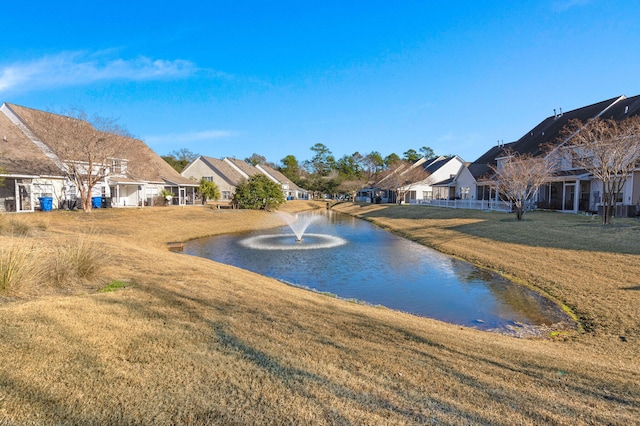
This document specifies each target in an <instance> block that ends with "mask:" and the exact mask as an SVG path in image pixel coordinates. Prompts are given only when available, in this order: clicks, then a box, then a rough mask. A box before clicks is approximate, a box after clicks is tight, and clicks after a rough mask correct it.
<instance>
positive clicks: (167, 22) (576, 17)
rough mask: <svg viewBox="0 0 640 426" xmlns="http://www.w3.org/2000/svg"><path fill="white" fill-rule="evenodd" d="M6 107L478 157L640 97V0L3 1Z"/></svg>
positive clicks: (221, 144)
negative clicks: (554, 121)
mask: <svg viewBox="0 0 640 426" xmlns="http://www.w3.org/2000/svg"><path fill="white" fill-rule="evenodd" d="M3 3H5V4H3V5H2V21H3V22H2V24H3V25H2V36H1V37H0V101H4V102H10V103H15V104H19V105H23V106H27V107H32V108H37V109H43V110H48V111H62V110H65V109H69V108H71V107H78V108H81V109H83V110H84V111H86V112H87V113H89V114H93V113H97V114H99V115H102V116H105V117H115V118H117V119H118V123H119V124H120V125H122V126H124V127H126V128H127V129H128V130H129V131H130V132H131V133H132V134H133V135H135V136H136V137H139V138H141V139H143V140H144V141H145V142H147V144H149V146H150V147H151V148H152V149H153V150H154V151H156V152H157V153H159V154H166V153H169V152H171V151H173V150H175V149H180V148H188V149H190V150H192V151H194V152H197V153H200V154H203V155H208V156H212V157H224V156H229V157H237V158H246V157H248V156H250V155H251V154H253V153H257V154H260V155H263V156H265V157H266V158H267V160H269V161H272V162H275V163H278V162H279V161H280V160H281V159H282V158H284V157H285V156H286V155H289V154H291V155H295V156H296V158H297V159H298V160H299V161H304V160H306V159H310V158H311V157H312V155H313V152H312V151H311V150H310V147H311V146H313V145H314V144H316V143H323V144H325V145H326V146H327V147H328V148H329V149H330V150H331V151H332V153H333V154H334V156H335V157H336V158H339V157H342V156H343V155H351V154H353V153H354V152H356V151H357V152H360V153H362V154H366V153H369V152H371V151H378V152H380V153H381V154H382V155H383V156H386V155H388V154H390V153H392V152H395V153H397V154H399V155H402V153H403V152H405V151H406V150H408V149H410V148H413V149H415V150H418V149H419V148H420V147H422V146H429V147H431V148H432V149H433V150H434V151H435V152H436V154H458V155H460V156H461V157H462V158H463V159H464V160H467V161H473V160H475V159H476V158H477V157H478V156H480V155H481V154H482V153H483V152H485V151H486V150H488V149H489V148H490V147H491V146H493V145H495V144H496V143H497V141H498V140H502V141H504V142H510V141H513V140H516V139H518V138H519V137H520V136H522V135H523V134H524V133H526V132H527V131H528V130H529V129H530V128H532V127H533V126H534V125H535V124H537V123H538V122H540V121H541V120H543V119H544V118H545V117H547V116H550V115H551V114H553V109H554V108H556V109H559V108H562V109H563V110H564V111H568V110H571V109H575V108H579V107H582V106H585V105H589V104H592V103H595V102H598V101H601V100H605V99H609V98H612V97H615V96H619V95H622V94H624V95H627V96H634V95H638V94H640V78H638V70H639V69H640V49H639V48H638V40H640V24H638V22H639V21H638V18H639V17H640V12H639V10H640V2H638V1H636V0H628V1H604V0H538V1H502V0H497V1H480V0H476V1H457V2H442V1H437V2H436V1H428V0H424V1H401V0H399V1H393V2H392V1H377V0H368V1H344V0H343V1H332V0H324V1H313V0H309V1H289V0H287V1H275V0H273V1H242V0H235V1H226V0H225V1H217V0H211V1H193V0H181V1H171V2H168V1H163V0H155V1H146V0H145V1H136V0H129V1H126V2H125V1H121V0H111V1H102V0H96V1H92V2H88V1H86V0H82V1H75V0H74V1H70V0H60V1H56V2H52V1H48V0H47V1H41V0H33V1H29V2H18V1H11V2H3Z"/></svg>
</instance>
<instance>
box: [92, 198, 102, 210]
mask: <svg viewBox="0 0 640 426" xmlns="http://www.w3.org/2000/svg"><path fill="white" fill-rule="evenodd" d="M100 207H102V197H91V208H92V209H99V208H100Z"/></svg>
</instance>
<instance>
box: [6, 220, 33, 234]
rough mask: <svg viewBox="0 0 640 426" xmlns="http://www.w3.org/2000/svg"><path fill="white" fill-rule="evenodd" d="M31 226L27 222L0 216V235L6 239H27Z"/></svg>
mask: <svg viewBox="0 0 640 426" xmlns="http://www.w3.org/2000/svg"><path fill="white" fill-rule="evenodd" d="M31 228H32V226H31V224H29V223H28V222H26V221H24V220H21V219H18V218H15V217H12V218H7V217H6V216H5V215H0V235H4V236H8V237H27V236H29V234H30V233H31Z"/></svg>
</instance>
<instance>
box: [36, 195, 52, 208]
mask: <svg viewBox="0 0 640 426" xmlns="http://www.w3.org/2000/svg"><path fill="white" fill-rule="evenodd" d="M38 201H40V210H42V211H43V212H50V211H51V210H52V209H53V197H38Z"/></svg>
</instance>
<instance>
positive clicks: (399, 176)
mask: <svg viewBox="0 0 640 426" xmlns="http://www.w3.org/2000/svg"><path fill="white" fill-rule="evenodd" d="M428 177H429V172H428V171H426V170H425V169H424V167H423V166H422V164H421V163H412V162H410V161H402V160H401V161H398V162H396V163H395V164H394V165H392V166H391V167H390V168H389V171H388V172H387V173H386V174H385V176H384V177H383V178H382V179H381V180H380V181H378V184H377V185H378V186H380V187H381V188H382V189H387V190H390V191H393V192H395V194H396V202H397V203H398V204H400V202H401V201H402V200H404V198H405V196H406V194H407V193H408V192H409V191H411V190H412V189H413V188H415V187H416V186H417V185H419V184H420V183H421V182H424V181H425V180H426V179H427V178H428Z"/></svg>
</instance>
